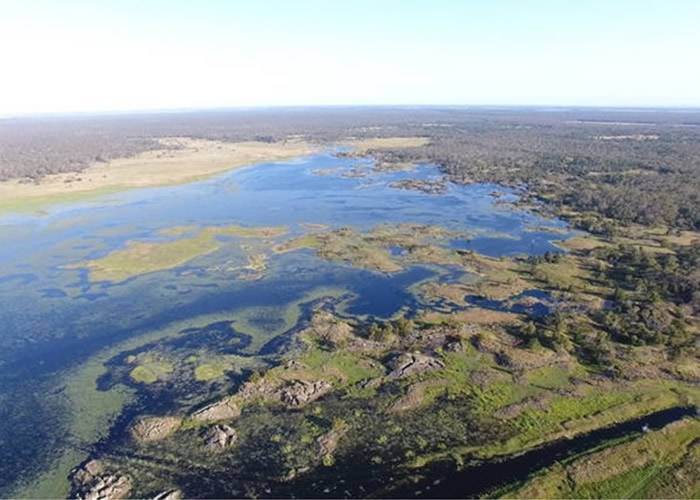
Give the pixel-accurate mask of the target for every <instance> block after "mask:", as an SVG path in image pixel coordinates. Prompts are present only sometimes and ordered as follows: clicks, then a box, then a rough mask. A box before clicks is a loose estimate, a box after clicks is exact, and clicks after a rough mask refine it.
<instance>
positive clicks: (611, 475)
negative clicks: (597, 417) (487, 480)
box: [504, 419, 700, 498]
mask: <svg viewBox="0 0 700 500" xmlns="http://www.w3.org/2000/svg"><path fill="white" fill-rule="evenodd" d="M699 438H700V421H698V420H697V419H685V420H683V421H680V422H677V423H675V424H671V425H669V426H668V427H666V428H664V429H661V430H659V431H654V432H650V433H646V434H643V435H640V436H638V437H636V438H635V439H632V440H631V441H627V442H623V443H619V444H612V445H611V446H609V447H605V448H603V449H602V450H599V451H595V452H593V453H590V454H584V455H582V456H579V457H575V458H574V459H572V460H569V461H567V462H566V463H565V464H563V465H557V466H554V467H552V468H550V469H548V470H546V471H544V472H542V473H540V474H538V475H536V476H534V477H533V478H532V479H530V480H529V481H527V482H526V483H525V484H524V485H523V486H521V487H519V488H518V489H516V490H512V491H509V492H504V494H505V495H506V496H513V497H538V498H539V497H558V498H663V497H676V498H691V497H693V495H694V493H695V492H696V491H697V489H698V487H699V486H700V478H698V477H697V476H696V475H694V474H693V472H692V470H693V469H692V468H693V467H697V464H698V461H699V460H698V459H699V458H700V450H699V449H698V439H699ZM686 471H687V472H686ZM684 472H686V473H684ZM679 473H681V474H683V475H682V477H679V476H678V474H679ZM688 473H689V474H688Z"/></svg>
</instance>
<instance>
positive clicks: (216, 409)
mask: <svg viewBox="0 0 700 500" xmlns="http://www.w3.org/2000/svg"><path fill="white" fill-rule="evenodd" d="M240 414H241V409H240V408H239V407H238V405H237V404H236V403H234V402H233V401H232V400H231V399H230V398H226V399H222V400H221V401H217V402H216V403H212V404H210V405H207V406H205V407H204V408H201V409H199V410H197V411H196V412H194V413H193V414H192V419H193V420H197V421H198V422H216V421H218V420H231V419H233V418H236V417H238V416H239V415H240Z"/></svg>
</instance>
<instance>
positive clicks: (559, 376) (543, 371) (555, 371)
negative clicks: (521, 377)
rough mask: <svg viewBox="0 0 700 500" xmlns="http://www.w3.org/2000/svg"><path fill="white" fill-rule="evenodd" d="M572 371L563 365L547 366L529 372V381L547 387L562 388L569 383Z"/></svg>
mask: <svg viewBox="0 0 700 500" xmlns="http://www.w3.org/2000/svg"><path fill="white" fill-rule="evenodd" d="M571 375H572V373H571V372H570V371H569V370H567V369H566V368H563V367H561V366H545V367H542V368H537V369H536V370H532V371H529V372H528V373H527V376H526V377H527V382H528V383H529V384H531V385H534V386H537V387H543V388H545V389H561V388H564V387H566V386H568V385H569V377H570V376H571Z"/></svg>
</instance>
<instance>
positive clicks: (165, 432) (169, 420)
mask: <svg viewBox="0 0 700 500" xmlns="http://www.w3.org/2000/svg"><path fill="white" fill-rule="evenodd" d="M181 423H182V419H181V418H180V417H172V416H170V417H139V418H138V419H137V420H136V421H135V422H134V423H133V424H132V425H131V429H130V432H131V436H132V437H133V438H134V439H135V440H136V441H139V442H141V443H149V442H152V441H159V440H161V439H164V438H166V437H168V436H169V435H171V434H172V433H173V432H175V431H176V430H177V429H178V428H179V427H180V424H181Z"/></svg>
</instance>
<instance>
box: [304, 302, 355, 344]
mask: <svg viewBox="0 0 700 500" xmlns="http://www.w3.org/2000/svg"><path fill="white" fill-rule="evenodd" d="M303 335H305V336H307V337H310V338H313V339H317V340H318V341H320V342H321V343H322V344H324V345H326V346H328V347H330V348H333V349H336V348H339V347H342V346H344V345H345V344H346V343H347V342H348V340H349V339H351V338H353V331H352V327H351V326H350V325H348V324H347V323H345V322H344V321H341V320H339V319H338V318H336V317H335V316H334V315H333V314H331V313H329V312H326V311H319V312H317V313H316V314H315V315H314V317H313V319H312V320H311V324H310V325H309V327H308V328H307V329H306V330H305V331H304V332H303Z"/></svg>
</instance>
